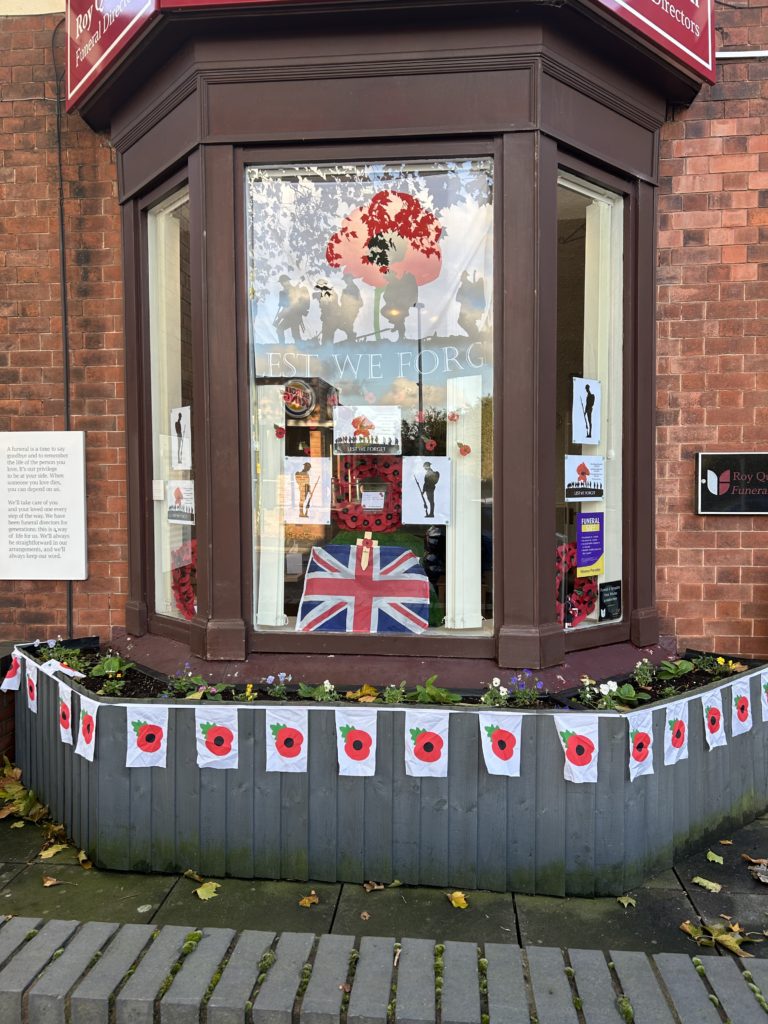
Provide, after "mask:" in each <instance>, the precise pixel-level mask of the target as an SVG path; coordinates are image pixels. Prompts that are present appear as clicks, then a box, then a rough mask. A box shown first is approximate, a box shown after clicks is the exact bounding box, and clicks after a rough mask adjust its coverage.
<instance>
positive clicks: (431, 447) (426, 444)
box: [424, 437, 437, 452]
mask: <svg viewBox="0 0 768 1024" xmlns="http://www.w3.org/2000/svg"><path fill="white" fill-rule="evenodd" d="M424 447H425V448H426V449H427V451H428V452H433V451H434V450H435V448H437V441H435V440H433V439H432V438H431V437H428V438H427V440H426V441H425V442H424Z"/></svg>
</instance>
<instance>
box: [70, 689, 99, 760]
mask: <svg viewBox="0 0 768 1024" xmlns="http://www.w3.org/2000/svg"><path fill="white" fill-rule="evenodd" d="M98 712H99V702H98V701H97V700H91V699H90V697H83V696H82V695H81V697H80V729H79V730H78V734H77V745H76V746H75V753H76V754H79V755H80V757H84V758H85V760H86V761H92V760H93V755H94V751H95V750H96V716H97V714H98Z"/></svg>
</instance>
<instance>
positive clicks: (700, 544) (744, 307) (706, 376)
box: [657, 0, 768, 657]
mask: <svg viewBox="0 0 768 1024" xmlns="http://www.w3.org/2000/svg"><path fill="white" fill-rule="evenodd" d="M716 11H717V19H718V21H717V24H718V49H727V48H730V49H735V50H743V49H757V48H760V49H768V7H765V6H762V0H761V3H760V4H759V3H757V2H755V0H749V2H747V0H744V2H743V3H742V6H741V9H738V10H737V9H735V8H733V7H732V6H731V7H725V6H722V5H720V4H718V5H717V7H716ZM661 155H662V160H661V176H662V178H661V194H660V200H659V253H658V283H659V291H658V298H659V304H658V389H657V394H658V402H657V405H658V414H657V423H658V427H657V441H658V458H657V535H658V542H657V567H658V568H657V583H658V586H657V596H658V604H659V610H660V614H661V617H662V631H663V632H664V633H668V634H672V635H674V636H675V637H676V638H677V643H678V646H679V647H683V646H685V645H691V646H702V647H706V648H708V649H713V648H714V649H717V650H720V651H724V652H734V653H741V654H744V655H753V656H756V657H762V656H768V519H766V518H764V517H760V516H754V517H752V516H705V517H699V516H696V515H694V514H693V512H692V509H693V508H694V495H695V480H694V468H695V467H694V453H695V452H697V451H701V450H709V451H742V450H743V451H768V61H766V60H762V61H761V60H754V59H752V60H734V61H728V62H722V63H720V64H719V66H718V81H717V84H716V85H715V86H713V87H705V88H704V89H703V90H702V92H701V93H700V94H699V96H698V98H697V99H696V101H695V102H694V103H693V104H692V106H691V107H689V108H688V109H686V110H677V111H675V112H674V116H673V118H672V120H670V121H669V122H668V123H667V124H666V125H665V126H664V128H663V129H662V148H661Z"/></svg>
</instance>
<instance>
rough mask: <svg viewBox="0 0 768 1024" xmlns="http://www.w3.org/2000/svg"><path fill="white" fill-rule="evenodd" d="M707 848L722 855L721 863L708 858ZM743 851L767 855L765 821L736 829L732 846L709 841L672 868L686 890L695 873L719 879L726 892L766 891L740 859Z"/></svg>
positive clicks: (757, 855) (711, 878)
mask: <svg viewBox="0 0 768 1024" xmlns="http://www.w3.org/2000/svg"><path fill="white" fill-rule="evenodd" d="M708 850H711V851H712V853H714V854H716V855H717V856H718V857H722V858H723V863H722V864H713V863H712V862H711V861H708V860H707V851H708ZM742 853H747V854H749V855H750V856H751V857H768V827H766V823H765V822H763V823H761V824H760V826H759V827H758V828H754V827H750V826H747V827H746V828H743V829H740V830H739V832H738V833H736V839H735V840H734V844H733V846H720V844H719V843H718V842H714V843H710V845H709V846H708V847H706V848H705V849H704V850H702V851H701V852H700V853H696V854H693V855H692V856H691V857H687V858H686V859H685V860H681V861H679V862H677V863H676V864H675V871H676V872H677V874H678V875H679V876H680V880H681V881H682V883H683V885H684V886H685V887H686V889H688V891H689V892H690V891H691V886H692V882H691V879H692V878H694V877H695V876H696V875H702V876H703V877H704V878H709V879H710V880H711V881H713V882H719V883H720V885H722V887H723V889H727V890H728V892H747V893H752V892H754V893H759V892H760V891H761V890H762V891H763V892H768V886H765V885H763V884H762V883H760V882H756V881H755V880H754V878H753V877H752V876H751V875H750V873H749V871H748V870H747V865H746V863H745V862H744V861H743V860H742V859H741V854H742ZM693 888H694V889H695V888H696V886H693Z"/></svg>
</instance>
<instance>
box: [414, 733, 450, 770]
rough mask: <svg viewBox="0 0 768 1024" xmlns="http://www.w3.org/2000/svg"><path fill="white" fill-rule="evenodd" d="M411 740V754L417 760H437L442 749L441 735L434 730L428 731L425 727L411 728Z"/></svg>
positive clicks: (429, 761)
mask: <svg viewBox="0 0 768 1024" xmlns="http://www.w3.org/2000/svg"><path fill="white" fill-rule="evenodd" d="M411 739H412V740H413V754H414V757H417V758H418V759H419V761H426V762H428V763H431V762H433V761H439V760H440V755H441V753H442V751H443V739H442V736H438V734H437V733H436V732H428V731H427V730H426V729H411Z"/></svg>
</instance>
